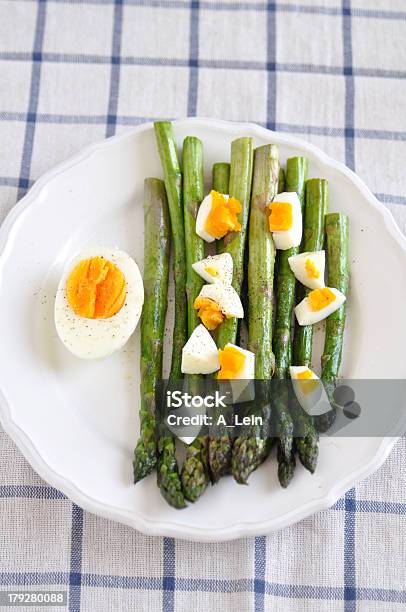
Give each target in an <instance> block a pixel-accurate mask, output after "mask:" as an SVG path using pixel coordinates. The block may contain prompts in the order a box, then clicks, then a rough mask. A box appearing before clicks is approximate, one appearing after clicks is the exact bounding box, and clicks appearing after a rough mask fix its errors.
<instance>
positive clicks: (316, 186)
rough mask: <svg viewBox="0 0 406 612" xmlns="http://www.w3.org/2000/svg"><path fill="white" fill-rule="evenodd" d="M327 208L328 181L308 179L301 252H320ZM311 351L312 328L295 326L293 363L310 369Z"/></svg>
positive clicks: (307, 291) (301, 294) (306, 291)
mask: <svg viewBox="0 0 406 612" xmlns="http://www.w3.org/2000/svg"><path fill="white" fill-rule="evenodd" d="M327 208H328V181H326V180H325V179H318V178H315V179H310V180H308V181H306V204H305V214H304V229H303V241H302V251H320V250H321V249H322V248H323V245H324V215H325V214H326V212H327ZM309 292H310V290H309V289H306V290H305V291H300V299H302V298H303V297H305V296H306V295H308V294H309ZM312 350H313V326H312V325H297V326H296V330H295V339H294V349H293V353H294V361H295V364H296V365H303V366H307V367H308V368H310V367H311V361H312Z"/></svg>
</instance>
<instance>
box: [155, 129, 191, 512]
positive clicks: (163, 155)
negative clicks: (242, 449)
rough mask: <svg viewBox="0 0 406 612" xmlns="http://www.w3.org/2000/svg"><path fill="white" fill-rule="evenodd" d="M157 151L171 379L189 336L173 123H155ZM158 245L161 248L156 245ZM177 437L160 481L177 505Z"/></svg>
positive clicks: (166, 443)
mask: <svg viewBox="0 0 406 612" xmlns="http://www.w3.org/2000/svg"><path fill="white" fill-rule="evenodd" d="M154 128H155V137H156V142H157V147H158V153H159V156H160V159H161V165H162V169H163V174H164V179H165V189H166V193H167V198H168V205H169V216H170V220H171V232H172V243H173V276H174V283H175V313H176V316H175V321H174V327H173V342H172V363H171V371H170V375H169V377H170V379H172V380H179V379H181V378H182V371H181V359H182V348H183V346H184V344H185V342H186V339H187V308H186V285H185V283H186V268H185V265H186V261H185V234H184V221H183V207H182V173H181V168H180V163H179V156H178V150H177V145H176V140H175V136H174V133H173V127H172V124H171V123H170V122H169V121H157V122H156V123H155V124H154ZM157 248H159V247H157ZM175 451H176V447H175V440H174V438H173V436H172V434H171V433H170V432H169V430H167V431H166V432H165V433H164V434H163V435H162V436H160V438H159V440H158V466H157V482H158V486H159V488H160V490H161V493H162V495H163V497H164V498H165V499H166V501H167V502H168V503H169V504H170V505H172V506H174V507H175V508H184V507H185V506H186V503H185V500H184V497H183V493H182V491H181V482H180V475H179V470H178V464H177V461H176V456H175Z"/></svg>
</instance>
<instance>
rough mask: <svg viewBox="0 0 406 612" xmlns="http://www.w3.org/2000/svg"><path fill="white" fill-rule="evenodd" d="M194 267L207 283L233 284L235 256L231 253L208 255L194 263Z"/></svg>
mask: <svg viewBox="0 0 406 612" xmlns="http://www.w3.org/2000/svg"><path fill="white" fill-rule="evenodd" d="M192 268H193V270H194V271H195V272H196V273H197V274H199V276H201V277H202V278H203V279H204V280H205V281H206V282H207V283H223V284H224V285H231V283H232V282H233V258H232V257H231V255H230V253H221V254H220V255H213V256H211V257H206V259H202V260H201V261H196V262H195V263H194V264H192Z"/></svg>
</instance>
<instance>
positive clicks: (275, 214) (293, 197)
mask: <svg viewBox="0 0 406 612" xmlns="http://www.w3.org/2000/svg"><path fill="white" fill-rule="evenodd" d="M268 207H269V210H270V215H269V217H268V223H269V229H270V230H271V232H272V237H273V241H274V243H275V248H277V249H281V250H282V251H286V250H287V249H291V248H292V247H296V246H299V244H300V242H301V240H302V209H301V206H300V200H299V198H298V195H297V193H296V192H294V191H285V192H284V193H278V195H276V196H275V198H274V199H273V201H272V202H271V203H270V204H269V206H268Z"/></svg>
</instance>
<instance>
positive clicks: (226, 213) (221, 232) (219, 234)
mask: <svg viewBox="0 0 406 612" xmlns="http://www.w3.org/2000/svg"><path fill="white" fill-rule="evenodd" d="M210 195H211V210H210V212H209V214H208V216H207V219H206V223H205V225H204V229H205V230H206V232H207V233H208V234H210V236H213V238H216V239H217V240H219V239H220V238H223V236H225V235H226V234H228V232H240V231H241V225H240V223H239V221H238V218H237V215H238V214H239V213H240V212H241V204H240V202H239V201H238V200H236V198H228V200H227V199H226V198H225V197H224V195H223V194H222V193H218V192H217V191H214V190H212V191H211V192H210Z"/></svg>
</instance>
